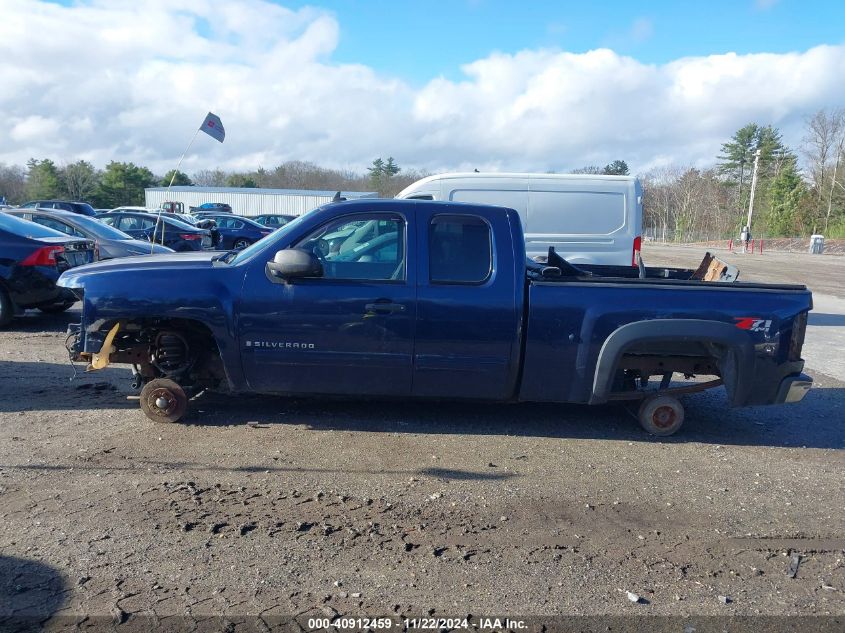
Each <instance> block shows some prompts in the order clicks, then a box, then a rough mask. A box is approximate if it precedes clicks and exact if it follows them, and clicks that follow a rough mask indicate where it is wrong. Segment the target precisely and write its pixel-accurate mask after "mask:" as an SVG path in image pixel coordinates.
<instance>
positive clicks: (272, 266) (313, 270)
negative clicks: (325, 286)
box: [267, 248, 323, 280]
mask: <svg viewBox="0 0 845 633" xmlns="http://www.w3.org/2000/svg"><path fill="white" fill-rule="evenodd" d="M267 272H268V274H270V275H271V276H273V277H276V278H278V279H285V280H288V279H294V278H297V277H322V276H323V264H321V263H320V260H319V259H317V257H316V256H315V255H314V253H311V252H309V251H304V250H302V249H299V248H288V249H285V250H283V251H278V252H277V253H276V256H275V257H273V261H272V262H267Z"/></svg>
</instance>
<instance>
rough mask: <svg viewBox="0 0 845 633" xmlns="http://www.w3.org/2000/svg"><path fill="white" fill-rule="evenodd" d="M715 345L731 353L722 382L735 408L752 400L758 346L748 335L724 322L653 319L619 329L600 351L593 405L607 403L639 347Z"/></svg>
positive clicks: (724, 360) (723, 365) (725, 360)
mask: <svg viewBox="0 0 845 633" xmlns="http://www.w3.org/2000/svg"><path fill="white" fill-rule="evenodd" d="M661 341H663V342H668V341H672V342H690V343H711V344H714V345H718V346H721V347H724V348H725V349H727V350H728V353H727V354H726V355H725V357H724V358H722V359H721V361H720V370H721V372H722V379H723V381H724V383H725V389H726V390H727V392H728V399H729V401H730V402H731V404H733V405H737V404H741V403H743V402H745V401H746V400H747V399H748V395H749V393H750V391H751V383H752V380H753V377H754V363H755V353H754V345H753V343H752V341H751V340H749V338H748V335H747V333H745V332H743V331H742V330H739V329H737V328H736V327H735V326H733V325H731V324H728V323H722V322H720V321H708V320H704V319H653V320H651V321H636V322H634V323H628V324H626V325H623V326H621V327H619V328H618V329H616V330H615V331H614V332H613V333H612V334H611V335H610V336H609V337H607V340H605V342H604V344H603V345H602V347H601V350H600V351H599V355H598V358H597V360H596V372H595V375H594V378H593V390H592V393H591V394H590V404H602V403H604V402H607V399H608V396H609V395H610V392H611V388H612V385H613V377H614V375H615V373H616V368H617V367H618V366H619V361H620V360H621V359H622V356H623V355H624V354H625V352H626V350H628V349H630V348H631V347H632V346H633V345H635V344H642V343H657V342H661Z"/></svg>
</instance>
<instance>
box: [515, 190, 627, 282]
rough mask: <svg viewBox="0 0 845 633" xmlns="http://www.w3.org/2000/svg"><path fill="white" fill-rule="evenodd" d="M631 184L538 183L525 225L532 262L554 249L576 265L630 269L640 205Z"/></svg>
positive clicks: (529, 204) (531, 194)
mask: <svg viewBox="0 0 845 633" xmlns="http://www.w3.org/2000/svg"><path fill="white" fill-rule="evenodd" d="M631 182H632V181H608V180H597V181H595V182H594V181H592V180H572V181H568V182H567V181H561V180H551V179H550V180H543V179H539V178H538V179H534V178H532V179H531V182H530V185H529V188H530V192H529V196H528V212H527V221H526V223H525V224H526V226H525V248H526V251H527V253H528V255H529V257H533V256H534V255H543V254H546V253H547V252H548V250H549V247H550V246H554V247H555V250H556V251H557V252H558V253H561V254H563V255H564V257H566V259H567V260H568V261H571V262H575V263H577V262H581V263H592V264H614V265H625V264H627V265H630V264H631V256H632V248H633V242H634V238H635V237H636V236H635V235H633V234H632V233H631V231H632V228H633V227H632V226H631V222H632V219H633V217H634V216H635V215H636V213H635V210H634V207H635V206H636V204H637V200H636V198H635V197H634V196H632V195H631V192H630V191H629V190H630V189H631V186H630V185H631ZM632 198H633V199H632Z"/></svg>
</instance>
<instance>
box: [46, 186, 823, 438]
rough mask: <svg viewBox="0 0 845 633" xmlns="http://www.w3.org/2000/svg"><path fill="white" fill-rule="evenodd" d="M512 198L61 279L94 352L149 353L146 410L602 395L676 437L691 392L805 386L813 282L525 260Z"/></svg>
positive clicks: (337, 211)
mask: <svg viewBox="0 0 845 633" xmlns="http://www.w3.org/2000/svg"><path fill="white" fill-rule="evenodd" d="M524 243H525V242H524V240H523V234H522V226H521V224H520V219H519V216H518V215H517V213H516V212H515V211H513V210H512V209H507V208H503V207H494V206H480V205H469V204H458V203H448V202H430V201H414V200H372V199H368V200H356V201H349V202H334V203H330V204H327V205H325V206H323V207H320V208H319V209H316V210H314V211H312V212H310V213H308V214H306V215H303V216H301V217H299V218H297V219H296V220H293V221H292V222H290V223H288V224H286V225H285V226H283V227H282V228H280V229H279V230H278V231H276V232H275V233H273V234H272V235H271V236H269V237H267V238H265V239H263V240H261V241H260V242H256V243H255V244H253V245H251V246H250V247H248V248H246V249H243V250H240V251H231V252H227V253H216V254H215V253H205V252H198V253H184V254H181V253H180V254H176V255H168V256H167V257H158V256H147V257H143V258H127V259H121V260H113V261H106V262H100V263H96V264H93V265H89V266H83V267H80V268H76V269H73V270H70V271H68V272H66V273H65V274H64V275H63V276H62V278H61V280H60V283H61V284H62V285H64V286H66V287H67V288H70V289H73V290H74V291H75V292H76V293H77V294H78V296H80V297H81V298H82V299H83V311H82V323H81V324H80V325H72V326H71V327H70V329H69V336H68V349H69V351H70V353H71V356H72V357H73V358H74V359H75V360H79V361H83V362H87V363H89V369H101V368H103V367H105V366H106V365H108V364H109V363H126V364H131V365H132V366H133V368H134V375H135V387H136V388H142V389H141V398H140V403H141V407H142V409H143V410H144V412H145V413H146V414H147V416H149V417H150V418H151V419H153V420H156V421H177V420H179V419H180V418H182V417H183V415H184V414H185V413H186V409H187V401H188V398H190V397H192V396H193V395H195V394H198V393H199V392H201V391H203V390H217V391H225V392H229V393H240V394H248V393H266V394H343V395H355V396H385V397H398V398H439V399H447V398H462V399H475V400H481V401H533V402H561V403H564V402H571V403H589V404H602V403H606V402H608V401H611V400H631V401H641V405H640V409H639V418H640V422H641V424H642V425H643V427H644V428H645V429H646V430H648V431H649V432H651V433H654V434H657V435H669V434H671V433H674V432H675V431H677V430H678V428H679V427H680V426H681V423H682V422H683V417H684V410H683V407H682V405H681V403H680V401H679V400H678V398H677V396H679V395H681V394H684V393H690V392H693V391H701V390H703V389H709V388H713V387H719V386H724V388H725V391H726V394H727V399H728V401H729V403H730V404H731V405H732V406H744V405H761V404H776V403H784V402H794V401H797V400H800V399H801V398H802V397H803V396H804V395H805V393H806V392H807V390H808V389H809V388H810V386H811V384H812V381H811V380H810V378H809V377H807V376H806V375H804V374H802V369H803V366H804V362H803V360H801V347H802V345H803V339H804V330H805V326H806V320H807V313H808V311H809V310H810V309H811V307H812V297H811V295H810V292H809V291H808V290H807V289H806V288H805V287H803V286H794V285H771V284H759V283H742V282H737V281H732V282H727V281H726V279H731V278H732V277H731V275H730V273H729V272H728V271H727V270H726V269H725V267H724V266H722V267H721V268H720V267H719V266H718V265H717V264H718V260H713V261H711V262H709V266H708V265H706V264H708V262H705V265H704V266H702V267H700V268H699V270H697V271H693V270H685V269H672V268H645V267H643V266H642V265H641V266H640V267H639V268H637V267H624V266H597V265H596V266H580V267H575V266H572V265H570V264H569V263H568V262H566V261H565V260H563V259H561V258H560V257H558V256H556V255H555V253H554V252H552V251H550V253H549V256H548V257H547V258H544V261H540V262H537V261H533V260H528V259H526V257H525V246H524Z"/></svg>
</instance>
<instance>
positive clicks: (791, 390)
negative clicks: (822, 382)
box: [775, 374, 813, 404]
mask: <svg viewBox="0 0 845 633" xmlns="http://www.w3.org/2000/svg"><path fill="white" fill-rule="evenodd" d="M812 386H813V379H812V378H810V377H809V376H808V375H807V374H798V375H797V376H787V377H786V378H784V379H783V381H781V383H780V389H778V395H777V400H776V401H775V402H777V403H778V404H787V403H789V402H801V400H803V399H804V396H806V395H807V392H808V391H810V388H811V387H812Z"/></svg>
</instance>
